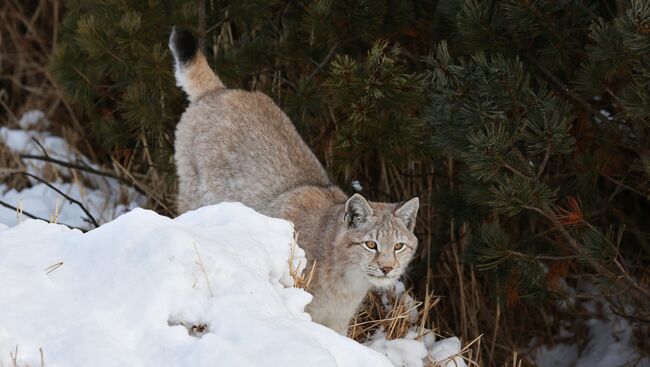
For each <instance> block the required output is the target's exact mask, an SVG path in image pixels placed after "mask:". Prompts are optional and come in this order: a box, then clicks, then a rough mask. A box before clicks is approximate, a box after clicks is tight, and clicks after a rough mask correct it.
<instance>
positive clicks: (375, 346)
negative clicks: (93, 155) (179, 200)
mask: <svg viewBox="0 0 650 367" xmlns="http://www.w3.org/2000/svg"><path fill="white" fill-rule="evenodd" d="M48 124H49V122H48V121H47V119H46V118H45V115H44V114H43V113H42V112H41V111H30V112H28V113H26V114H24V115H23V116H22V117H21V118H20V120H19V124H18V125H19V127H20V129H10V128H7V127H0V143H2V144H3V145H5V146H6V147H7V148H8V149H9V150H11V151H12V152H14V153H15V154H31V155H44V153H43V151H42V149H41V147H39V146H38V144H36V143H35V141H34V140H36V141H38V142H39V143H40V145H41V146H42V147H43V148H44V149H45V150H46V151H47V154H48V155H49V156H50V157H53V158H57V159H61V160H64V161H68V162H72V163H77V164H81V165H87V166H89V167H93V168H95V169H101V168H100V167H97V166H95V165H93V164H92V162H91V161H90V160H88V159H87V158H86V157H84V156H83V155H81V154H79V153H78V152H76V151H75V149H74V148H73V147H72V146H70V145H69V144H68V143H67V142H66V141H65V140H64V139H62V138H60V137H57V136H53V135H51V134H50V133H48V132H44V131H38V130H36V129H37V128H44V127H47V125H48ZM23 163H24V169H25V170H26V172H29V173H31V174H34V175H36V176H39V177H45V176H46V173H47V171H48V170H50V171H51V167H48V164H47V163H45V162H42V161H37V160H24V161H23ZM55 168H56V170H57V174H56V175H55V176H56V177H57V178H56V179H55V180H51V179H50V180H49V183H50V184H51V185H53V186H54V187H56V188H57V189H58V190H60V191H62V192H64V193H65V194H66V195H68V196H70V197H72V198H74V199H76V200H79V201H80V202H82V203H83V205H84V207H86V208H87V209H88V211H90V213H91V214H92V215H93V217H95V218H96V219H97V220H98V222H100V223H101V224H103V225H101V226H100V227H99V228H97V229H92V228H93V226H92V225H91V223H90V221H89V219H88V218H87V215H86V213H84V211H83V210H82V209H81V208H80V207H79V206H78V205H75V204H73V203H70V202H68V201H67V200H66V199H65V198H64V197H63V196H62V195H60V194H58V193H57V192H56V191H54V190H53V189H51V188H50V187H48V186H47V185H45V184H43V183H40V182H38V180H35V179H31V178H30V179H29V181H30V183H31V185H30V187H28V188H25V189H23V190H21V191H17V190H15V189H12V188H9V187H6V186H4V185H2V184H0V200H2V201H4V202H7V203H9V204H11V205H14V206H16V207H18V208H20V209H22V210H24V211H25V212H29V213H31V214H33V215H36V216H39V217H41V218H44V219H46V220H49V221H50V222H52V223H47V222H44V221H40V220H32V219H28V218H27V216H26V215H20V214H19V213H16V211H15V210H11V209H6V208H4V207H0V289H2V292H3V296H2V297H0V366H13V365H14V362H15V365H16V366H21V367H22V366H27V365H29V366H39V365H41V362H40V361H41V351H42V353H43V354H42V356H43V358H44V362H45V364H46V365H48V366H86V365H92V366H114V365H123V366H149V365H164V366H187V365H190V366H207V365H219V366H262V365H263V366H266V365H282V366H304V365H314V366H393V365H395V366H403V367H421V366H425V365H430V363H431V362H436V361H438V362H440V363H438V364H436V366H445V367H446V366H461V367H463V366H465V363H464V362H463V361H462V359H461V358H460V357H455V362H456V364H453V363H452V364H450V363H449V361H451V360H452V359H454V356H455V355H456V354H457V353H459V351H460V342H458V339H456V338H451V339H443V340H440V341H437V342H436V341H435V338H434V337H433V336H432V335H433V334H426V335H424V337H423V338H418V337H417V336H418V333H416V332H415V331H411V332H409V334H408V335H407V336H406V337H405V338H401V339H395V340H386V338H385V335H384V334H383V333H382V332H381V331H378V332H377V333H376V334H375V335H374V337H373V339H372V340H369V341H366V342H365V345H363V344H359V343H357V342H355V341H354V340H352V339H349V338H346V337H343V336H341V335H339V334H337V333H335V332H334V331H332V330H330V329H327V328H326V327H324V326H322V325H319V324H316V323H314V322H312V321H310V317H309V315H308V314H307V313H305V311H304V308H305V306H306V305H307V304H308V303H309V302H310V301H311V295H310V294H308V293H307V292H305V291H304V290H302V289H299V288H294V287H293V278H292V277H291V271H290V269H292V271H294V272H295V271H296V269H297V271H298V272H300V271H302V270H304V264H305V258H304V252H303V251H302V250H301V249H300V248H299V247H297V246H295V242H294V241H293V228H292V225H291V224H290V223H288V222H286V221H283V220H279V219H273V218H268V217H266V216H263V215H261V214H258V213H256V212H255V211H253V210H252V209H249V208H246V207H244V206H243V205H241V204H236V203H223V204H219V205H215V206H210V207H205V208H201V209H198V210H195V211H192V212H189V213H186V214H184V215H182V216H180V217H178V218H175V219H170V218H167V217H164V216H160V215H158V214H156V213H154V212H152V211H147V210H143V209H139V208H136V207H137V206H138V205H139V203H141V202H142V201H143V199H144V198H142V197H141V196H140V195H139V194H137V193H135V192H133V191H132V190H131V189H125V188H124V187H123V186H120V185H119V184H118V183H117V182H115V181H114V180H111V179H109V178H104V177H97V176H94V175H90V174H85V173H83V172H78V171H72V170H68V169H66V168H61V167H55ZM82 182H83V184H82ZM133 208H136V209H133ZM129 210H130V211H129ZM125 213H126V214H125ZM116 217H117V218H116ZM114 218H115V219H114ZM56 223H59V224H56ZM62 224H65V225H68V226H74V227H79V228H84V229H92V230H90V231H89V232H87V233H82V232H81V231H79V230H76V229H70V228H69V227H67V226H65V225H62ZM292 244H293V247H292ZM290 259H292V260H291V261H292V264H289V261H290ZM395 291H396V292H397V294H398V296H399V295H402V294H403V293H405V287H404V284H402V283H399V282H398V284H397V285H396V289H395ZM405 296H406V295H405ZM411 301H412V303H413V304H415V300H412V299H411ZM410 316H411V317H415V318H417V310H415V308H414V309H413V311H412V315H410ZM416 321H417V320H416ZM426 332H427V333H428V332H429V331H428V330H427V331H426ZM419 335H422V333H420V334H419ZM420 339H421V340H420ZM452 339H454V340H456V344H453V343H454V341H453V340H452ZM449 343H452V345H454V346H455V348H456V349H455V350H454V349H453V348H446V347H444V346H445V345H450V344H449ZM445 348H446V349H445ZM12 356H16V361H14V360H13V358H14V357H12Z"/></svg>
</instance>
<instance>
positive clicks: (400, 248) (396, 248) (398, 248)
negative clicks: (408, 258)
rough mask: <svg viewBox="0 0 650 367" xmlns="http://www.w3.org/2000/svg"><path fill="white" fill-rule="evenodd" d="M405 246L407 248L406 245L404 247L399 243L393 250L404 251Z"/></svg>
mask: <svg viewBox="0 0 650 367" xmlns="http://www.w3.org/2000/svg"><path fill="white" fill-rule="evenodd" d="M404 246H405V245H404V244H403V243H402V242H398V243H396V244H395V246H394V247H393V249H394V250H395V251H401V250H403V249H404Z"/></svg>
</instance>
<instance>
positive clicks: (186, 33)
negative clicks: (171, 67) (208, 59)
mask: <svg viewBox="0 0 650 367" xmlns="http://www.w3.org/2000/svg"><path fill="white" fill-rule="evenodd" d="M169 48H170V49H171V50H172V52H173V53H174V57H175V58H176V61H178V62H179V63H180V64H185V63H187V62H188V61H190V60H192V58H194V55H196V52H197V51H198V48H199V43H198V41H197V39H196V37H194V34H193V33H192V31H190V30H189V29H187V28H183V27H177V26H174V27H172V34H171V36H170V37H169Z"/></svg>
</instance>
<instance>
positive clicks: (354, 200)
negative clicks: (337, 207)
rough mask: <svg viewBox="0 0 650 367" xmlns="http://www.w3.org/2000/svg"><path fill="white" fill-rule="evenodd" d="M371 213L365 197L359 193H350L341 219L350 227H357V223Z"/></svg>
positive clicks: (361, 221)
mask: <svg viewBox="0 0 650 367" xmlns="http://www.w3.org/2000/svg"><path fill="white" fill-rule="evenodd" d="M371 215H372V208H371V207H370V204H368V201H366V199H365V198H364V197H363V196H361V195H359V194H354V195H352V196H351V197H350V198H349V199H348V201H347V202H346V203H345V214H344V215H343V221H344V222H345V223H347V224H348V226H349V227H350V228H355V227H358V226H359V224H361V223H363V222H365V221H366V220H368V217H369V216H371Z"/></svg>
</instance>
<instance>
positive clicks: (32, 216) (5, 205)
mask: <svg viewBox="0 0 650 367" xmlns="http://www.w3.org/2000/svg"><path fill="white" fill-rule="evenodd" d="M0 206H4V207H5V208H7V209H11V210H14V211H20V213H21V214H24V215H25V216H27V217H29V218H32V219H38V220H42V221H44V222H49V220H47V219H45V218H41V217H39V216H36V215H34V214H31V213H29V212H26V211H24V210H22V209H18V208H17V207H15V206H13V205H11V204H9V203H7V202H4V201H2V200H0ZM59 224H61V225H64V226H66V227H68V228H74V229H78V230H80V231H82V232H88V230H86V229H83V228H79V227H75V226H71V225H69V224H65V223H59Z"/></svg>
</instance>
